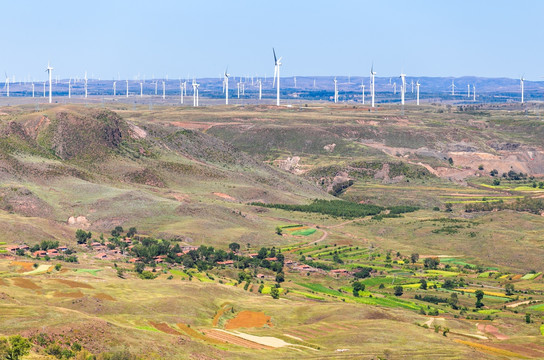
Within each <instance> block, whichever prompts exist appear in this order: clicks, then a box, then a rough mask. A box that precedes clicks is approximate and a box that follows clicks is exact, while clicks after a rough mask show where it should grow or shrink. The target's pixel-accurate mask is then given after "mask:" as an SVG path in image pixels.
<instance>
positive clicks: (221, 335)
mask: <svg viewBox="0 0 544 360" xmlns="http://www.w3.org/2000/svg"><path fill="white" fill-rule="evenodd" d="M205 334H206V336H208V337H210V338H212V339H216V340H219V341H223V342H226V343H229V344H234V345H238V346H242V347H245V348H248V349H257V350H267V349H273V348H272V347H270V346H266V345H261V344H257V343H255V342H253V341H249V340H246V339H242V338H240V337H238V336H235V335H231V334H227V333H225V332H222V331H218V330H213V329H211V330H207V331H205Z"/></svg>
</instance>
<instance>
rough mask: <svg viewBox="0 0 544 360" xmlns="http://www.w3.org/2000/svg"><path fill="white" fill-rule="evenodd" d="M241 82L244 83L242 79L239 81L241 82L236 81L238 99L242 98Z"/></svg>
mask: <svg viewBox="0 0 544 360" xmlns="http://www.w3.org/2000/svg"><path fill="white" fill-rule="evenodd" d="M241 83H242V82H241V81H239V82H237V83H236V86H237V88H238V99H239V98H240V84H241Z"/></svg>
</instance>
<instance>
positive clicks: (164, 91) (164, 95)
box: [162, 80, 166, 100]
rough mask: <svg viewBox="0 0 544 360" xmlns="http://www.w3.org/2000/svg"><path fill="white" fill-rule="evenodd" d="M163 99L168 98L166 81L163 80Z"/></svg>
mask: <svg viewBox="0 0 544 360" xmlns="http://www.w3.org/2000/svg"><path fill="white" fill-rule="evenodd" d="M162 99H163V100H164V99H166V83H165V82H164V80H163V81H162Z"/></svg>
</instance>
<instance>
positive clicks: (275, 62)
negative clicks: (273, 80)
mask: <svg viewBox="0 0 544 360" xmlns="http://www.w3.org/2000/svg"><path fill="white" fill-rule="evenodd" d="M272 52H273V53H274V65H276V64H277V63H278V58H276V50H274V48H272Z"/></svg>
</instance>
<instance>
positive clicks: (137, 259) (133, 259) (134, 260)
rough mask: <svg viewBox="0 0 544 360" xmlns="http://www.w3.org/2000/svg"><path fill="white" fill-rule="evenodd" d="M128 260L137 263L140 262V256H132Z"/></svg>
mask: <svg viewBox="0 0 544 360" xmlns="http://www.w3.org/2000/svg"><path fill="white" fill-rule="evenodd" d="M128 262H129V263H133V264H135V263H137V262H140V259H139V258H132V259H130V260H129V261H128Z"/></svg>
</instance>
